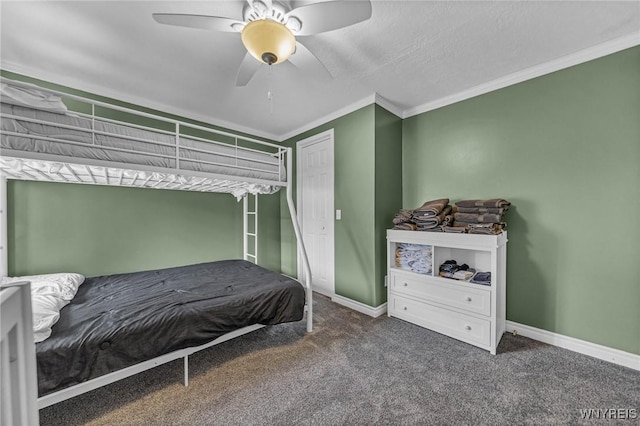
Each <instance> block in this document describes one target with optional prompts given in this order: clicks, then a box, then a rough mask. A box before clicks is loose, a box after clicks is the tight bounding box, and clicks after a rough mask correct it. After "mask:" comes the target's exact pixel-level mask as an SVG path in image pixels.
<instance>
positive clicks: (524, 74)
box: [402, 32, 640, 118]
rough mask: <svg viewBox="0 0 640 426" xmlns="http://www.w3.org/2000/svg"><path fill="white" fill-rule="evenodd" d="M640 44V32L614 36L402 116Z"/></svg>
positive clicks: (406, 112)
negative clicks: (603, 41) (614, 37)
mask: <svg viewBox="0 0 640 426" xmlns="http://www.w3.org/2000/svg"><path fill="white" fill-rule="evenodd" d="M638 45H640V32H637V33H634V34H631V35H629V36H625V37H619V38H616V39H614V40H611V41H608V42H605V43H601V44H598V45H596V46H592V47H589V48H587V49H583V50H580V51H578V52H575V53H571V54H569V55H566V56H563V57H561V58H558V59H554V60H552V61H549V62H545V63H544V64H540V65H536V66H533V67H530V68H526V69H524V70H522V71H518V72H515V73H513V74H509V75H506V76H504V77H501V78H498V79H495V80H492V81H489V82H487V83H483V84H480V85H478V86H475V87H472V88H470V89H468V90H464V91H462V92H458V93H456V94H453V95H451V96H445V97H444V98H440V99H436V100H435V101H431V102H427V103H425V104H422V105H419V106H417V107H414V108H409V109H406V110H404V111H403V113H402V118H409V117H413V116H414V115H418V114H422V113H425V112H427V111H432V110H434V109H438V108H442V107H444V106H447V105H451V104H454V103H456V102H460V101H464V100H466V99H470V98H473V97H476V96H480V95H484V94H485V93H489V92H493V91H495V90H498V89H502V88H505V87H508V86H512V85H514V84H518V83H522V82H524V81H527V80H531V79H534V78H536V77H540V76H543V75H546V74H550V73H552V72H556V71H560V70H563V69H565V68H569V67H572V66H575V65H579V64H582V63H585V62H589V61H592V60H594V59H598V58H601V57H603V56H607V55H610V54H612V53H616V52H620V51H622V50H625V49H629V48H631V47H635V46H638Z"/></svg>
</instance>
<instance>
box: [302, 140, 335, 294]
mask: <svg viewBox="0 0 640 426" xmlns="http://www.w3.org/2000/svg"><path fill="white" fill-rule="evenodd" d="M297 165H298V176H297V178H298V179H297V182H298V215H299V218H300V226H301V228H302V236H303V240H304V243H305V247H306V249H307V254H308V255H309V263H310V265H311V275H312V278H313V281H312V283H313V290H314V291H317V292H319V293H322V294H325V295H327V296H333V294H334V292H335V284H334V222H333V192H334V191H333V181H334V179H333V130H330V131H328V132H323V133H320V134H318V135H315V136H312V137H310V138H308V139H305V140H303V141H300V142H298V144H297ZM300 266H301V262H300V259H298V277H300V278H301V279H303V278H304V271H303V269H302V268H301V267H300Z"/></svg>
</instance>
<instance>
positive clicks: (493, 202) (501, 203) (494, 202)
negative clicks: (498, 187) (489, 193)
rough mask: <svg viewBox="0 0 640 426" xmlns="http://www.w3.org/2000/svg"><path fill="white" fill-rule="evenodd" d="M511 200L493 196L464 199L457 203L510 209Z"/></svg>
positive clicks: (464, 205)
mask: <svg viewBox="0 0 640 426" xmlns="http://www.w3.org/2000/svg"><path fill="white" fill-rule="evenodd" d="M510 205H511V203H510V202H508V201H507V200H504V199H502V198H492V199H490V200H462V201H458V202H457V203H456V206H458V207H498V208H502V209H508V208H509V206H510Z"/></svg>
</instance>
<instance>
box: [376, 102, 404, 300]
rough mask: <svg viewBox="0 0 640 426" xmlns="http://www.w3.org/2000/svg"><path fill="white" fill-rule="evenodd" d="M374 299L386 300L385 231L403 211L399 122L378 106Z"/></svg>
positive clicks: (400, 121)
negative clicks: (399, 211) (396, 215)
mask: <svg viewBox="0 0 640 426" xmlns="http://www.w3.org/2000/svg"><path fill="white" fill-rule="evenodd" d="M375 132H376V133H375V166H374V167H375V231H374V237H375V258H376V275H375V286H374V291H375V294H374V295H375V297H374V303H373V306H380V305H381V304H383V303H384V302H386V301H387V289H386V287H385V286H384V277H385V276H386V275H387V229H389V228H391V226H392V220H393V217H394V216H395V214H396V213H397V212H398V210H400V209H401V208H402V119H400V118H399V117H398V116H396V115H394V114H392V113H391V112H389V111H387V110H386V109H384V108H382V107H381V106H379V105H376V118H375Z"/></svg>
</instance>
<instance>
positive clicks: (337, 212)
mask: <svg viewBox="0 0 640 426" xmlns="http://www.w3.org/2000/svg"><path fill="white" fill-rule="evenodd" d="M336 220H342V210H340V209H338V210H336Z"/></svg>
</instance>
